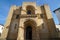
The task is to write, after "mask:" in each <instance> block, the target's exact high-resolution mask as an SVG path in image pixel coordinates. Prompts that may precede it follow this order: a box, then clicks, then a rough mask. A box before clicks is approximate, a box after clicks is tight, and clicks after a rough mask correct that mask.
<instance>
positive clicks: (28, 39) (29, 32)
mask: <svg viewBox="0 0 60 40" xmlns="http://www.w3.org/2000/svg"><path fill="white" fill-rule="evenodd" d="M26 40H32V27H31V26H27V27H26Z"/></svg>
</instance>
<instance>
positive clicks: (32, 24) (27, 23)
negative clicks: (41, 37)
mask: <svg viewBox="0 0 60 40" xmlns="http://www.w3.org/2000/svg"><path fill="white" fill-rule="evenodd" d="M36 26H37V24H36V22H35V21H34V20H32V19H28V20H26V21H25V22H24V36H25V37H24V38H25V39H26V35H27V34H26V32H27V30H26V28H28V27H30V28H32V29H31V30H30V31H31V34H32V37H31V36H30V38H32V39H35V37H36ZM32 39H31V40H32ZM26 40H27V39H26Z"/></svg>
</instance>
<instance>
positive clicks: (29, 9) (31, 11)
mask: <svg viewBox="0 0 60 40" xmlns="http://www.w3.org/2000/svg"><path fill="white" fill-rule="evenodd" d="M26 10H27V14H35V8H34V7H33V6H31V5H28V6H27V7H26Z"/></svg>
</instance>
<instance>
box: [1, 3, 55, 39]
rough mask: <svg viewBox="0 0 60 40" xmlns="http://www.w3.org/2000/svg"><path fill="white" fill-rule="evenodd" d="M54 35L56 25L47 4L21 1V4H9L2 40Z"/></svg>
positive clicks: (44, 37) (40, 37) (39, 37)
mask: <svg viewBox="0 0 60 40" xmlns="http://www.w3.org/2000/svg"><path fill="white" fill-rule="evenodd" d="M55 36H56V27H55V24H54V21H53V18H52V14H51V12H50V8H49V6H48V5H42V6H37V5H36V3H35V2H23V4H22V6H15V5H14V6H11V8H10V11H9V14H8V17H7V20H6V23H5V25H4V30H3V33H2V35H1V38H2V39H3V40H49V39H50V38H54V37H55Z"/></svg>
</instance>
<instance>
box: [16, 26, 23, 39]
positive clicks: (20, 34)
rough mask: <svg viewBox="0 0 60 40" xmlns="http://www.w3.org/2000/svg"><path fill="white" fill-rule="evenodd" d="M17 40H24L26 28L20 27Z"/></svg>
mask: <svg viewBox="0 0 60 40" xmlns="http://www.w3.org/2000/svg"><path fill="white" fill-rule="evenodd" d="M17 40H24V27H21V26H20V27H19V31H18V37H17Z"/></svg>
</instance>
